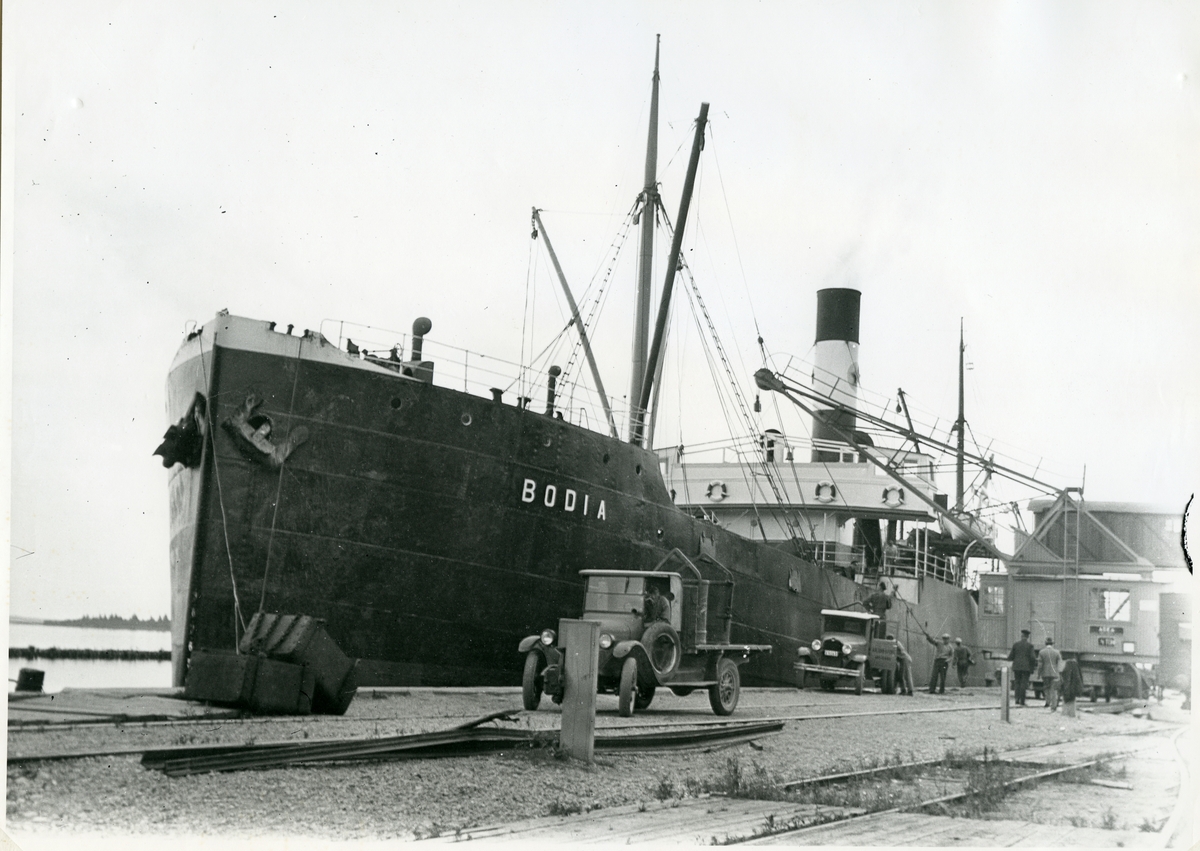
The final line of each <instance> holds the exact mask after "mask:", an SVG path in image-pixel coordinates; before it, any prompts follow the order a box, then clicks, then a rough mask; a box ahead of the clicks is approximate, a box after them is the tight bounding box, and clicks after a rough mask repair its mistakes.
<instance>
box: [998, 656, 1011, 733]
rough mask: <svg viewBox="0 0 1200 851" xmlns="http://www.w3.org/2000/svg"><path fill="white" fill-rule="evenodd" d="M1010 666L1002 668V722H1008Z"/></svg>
mask: <svg viewBox="0 0 1200 851" xmlns="http://www.w3.org/2000/svg"><path fill="white" fill-rule="evenodd" d="M1008 692H1009V686H1008V665H1003V666H1001V668H1000V720H1001V721H1008Z"/></svg>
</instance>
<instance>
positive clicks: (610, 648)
mask: <svg viewBox="0 0 1200 851" xmlns="http://www.w3.org/2000/svg"><path fill="white" fill-rule="evenodd" d="M673 559H674V560H678V561H680V562H681V563H682V568H683V569H685V570H687V576H686V577H685V576H684V575H682V574H681V573H680V572H677V571H671V570H666V569H664V568H665V567H666V566H667V563H668V562H670V561H671V560H673ZM697 561H701V562H704V561H708V562H711V564H710V565H708V566H707V567H708V569H707V570H706V571H704V572H702V571H701V570H700V568H699V567H698V566H697V565H696V563H695V562H693V561H692V560H691V559H689V558H687V557H686V556H684V555H683V554H682V553H681V552H680V551H679V550H673V551H672V552H671V553H669V554H668V555H667V556H666V557H665V558H664V559H663V560H662V561H661V562H659V564H658V565H657V566H656V567H655V568H654V570H649V571H644V570H583V571H580V573H581V575H582V576H583V577H584V604H583V609H584V611H583V620H587V621H595V622H596V623H598V624H599V625H600V649H599V657H598V659H597V671H598V675H597V689H598V690H599V691H600V692H601V693H605V692H608V693H615V694H616V695H617V696H618V709H619V712H620V714H621V715H623V716H629V715H632V714H633V712H634V710H635V709H645V708H647V707H648V706H649V705H650V702H651V701H652V700H653V699H654V693H655V690H656V689H657V688H658V687H660V686H666V687H668V688H670V689H671V690H672V691H673V692H675V693H676V694H678V695H687V694H690V693H691V692H693V691H695V690H696V689H700V688H703V689H706V690H707V691H708V696H709V703H710V705H711V706H712V709H713V711H714V712H715V713H717V714H718V715H729V714H731V713H732V712H733V710H734V708H735V707H736V706H737V702H738V695H739V694H740V689H741V680H740V676H739V674H738V665H740V664H742V663H743V662H746V661H747V660H748V659H749V658H750V657H751V655H753V654H756V653H769V652H770V651H771V645H769V644H733V643H731V642H730V641H729V630H730V625H731V623H732V620H733V577H732V574H730V573H729V571H728V570H727V569H726V568H725V567H724V566H723V565H721V564H720V563H719V562H716V560H715V559H711V558H707V557H703V556H702V557H701V558H699V559H697ZM714 568H716V569H719V571H720V572H718V573H715V574H714V572H713V569H714ZM655 590H657V591H658V592H659V594H658V597H660V598H661V600H662V601H665V602H658V601H656V602H655V603H651V602H649V600H650V597H651V596H652V593H653V591H655ZM651 609H654V610H655V611H651ZM563 649H564V647H563V646H562V644H561V639H559V638H558V636H557V634H556V633H555V631H554V630H552V629H546V630H543V631H542V633H541V634H540V635H532V636H528V637H527V638H525V639H524V640H523V641H521V643H520V644H519V646H518V651H519V652H521V653H524V654H525V674H524V678H523V680H522V693H523V695H524V705H525V708H526V709H536V708H537V706H538V703H539V702H540V700H541V696H542V694H543V693H545V694H548V695H550V697H551V699H553V700H554V701H555V702H556V703H559V702H561V701H562V698H563V692H564V683H563V679H562V660H563V653H562V651H563Z"/></svg>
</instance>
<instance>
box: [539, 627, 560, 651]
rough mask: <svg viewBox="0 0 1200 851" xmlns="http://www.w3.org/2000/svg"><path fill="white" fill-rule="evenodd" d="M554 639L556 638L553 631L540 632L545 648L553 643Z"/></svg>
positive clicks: (544, 630)
mask: <svg viewBox="0 0 1200 851" xmlns="http://www.w3.org/2000/svg"><path fill="white" fill-rule="evenodd" d="M555 638H557V636H556V635H555V634H554V630H552V629H543V630H542V644H545V645H546V646H547V647H549V646H550V645H551V644H553V643H554V639H555Z"/></svg>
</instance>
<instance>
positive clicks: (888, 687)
mask: <svg viewBox="0 0 1200 851" xmlns="http://www.w3.org/2000/svg"><path fill="white" fill-rule="evenodd" d="M881 685H882V687H883V688H882V691H883V693H884V694H895V693H896V672H895V671H884V672H883V683H882V684H881Z"/></svg>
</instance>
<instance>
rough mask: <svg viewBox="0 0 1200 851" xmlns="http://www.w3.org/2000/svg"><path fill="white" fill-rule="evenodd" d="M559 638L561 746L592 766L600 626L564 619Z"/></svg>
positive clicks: (575, 757) (567, 752)
mask: <svg viewBox="0 0 1200 851" xmlns="http://www.w3.org/2000/svg"><path fill="white" fill-rule="evenodd" d="M558 634H559V635H560V636H562V642H563V644H564V645H565V649H564V651H563V678H564V690H563V702H562V733H561V736H560V743H561V746H562V749H563V753H565V754H566V755H567V756H569V757H571V758H572V759H578V760H580V761H582V762H587V763H591V762H592V761H593V758H594V750H595V742H596V682H597V678H598V676H599V670H598V664H599V663H598V658H599V655H600V624H599V623H598V622H597V621H581V620H574V619H572V618H563V619H562V620H560V621H559V622H558Z"/></svg>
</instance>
